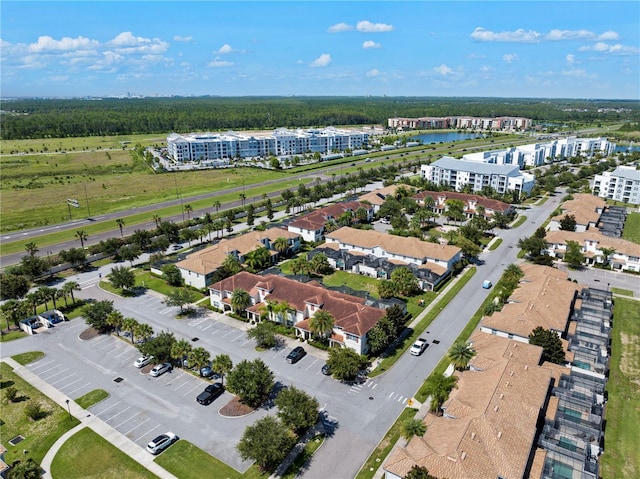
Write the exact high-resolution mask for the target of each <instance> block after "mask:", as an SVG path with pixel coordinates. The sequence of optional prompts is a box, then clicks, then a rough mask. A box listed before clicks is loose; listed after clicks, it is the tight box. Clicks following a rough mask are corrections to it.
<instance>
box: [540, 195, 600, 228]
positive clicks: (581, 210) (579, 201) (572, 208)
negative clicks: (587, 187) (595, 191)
mask: <svg viewBox="0 0 640 479" xmlns="http://www.w3.org/2000/svg"><path fill="white" fill-rule="evenodd" d="M606 205H607V202H606V201H605V200H603V199H602V198H600V197H598V196H594V195H589V194H587V193H576V194H574V195H573V199H572V200H567V201H565V202H564V203H562V205H561V207H560V208H561V209H562V213H561V214H559V215H557V216H554V217H553V218H551V220H552V221H560V220H561V219H562V218H564V217H565V216H566V215H573V216H574V217H575V218H576V223H578V224H579V225H588V224H589V223H593V224H596V223H597V222H598V220H599V219H600V214H601V213H598V212H597V211H596V209H600V210H602V209H604V207H605V206H606Z"/></svg>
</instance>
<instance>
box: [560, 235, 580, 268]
mask: <svg viewBox="0 0 640 479" xmlns="http://www.w3.org/2000/svg"><path fill="white" fill-rule="evenodd" d="M584 259H585V257H584V254H583V253H582V251H581V248H580V245H579V244H578V242H576V241H567V251H566V252H565V254H564V262H565V263H567V264H568V265H569V268H571V269H578V268H580V267H581V266H582V264H583V263H584Z"/></svg>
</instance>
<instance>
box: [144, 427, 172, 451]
mask: <svg viewBox="0 0 640 479" xmlns="http://www.w3.org/2000/svg"><path fill="white" fill-rule="evenodd" d="M177 440H178V436H176V435H175V434H174V433H172V432H165V433H164V434H160V435H159V436H158V437H156V438H155V439H154V440H153V441H151V442H150V443H149V444H147V451H149V452H150V453H151V454H160V453H161V452H162V451H164V450H165V449H166V448H168V447H169V446H170V445H171V444H173V443H174V442H176V441H177Z"/></svg>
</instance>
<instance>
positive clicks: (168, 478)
mask: <svg viewBox="0 0 640 479" xmlns="http://www.w3.org/2000/svg"><path fill="white" fill-rule="evenodd" d="M2 361H4V362H6V363H7V364H8V365H10V366H11V367H12V368H13V370H14V372H15V373H16V374H17V375H18V376H20V377H21V378H22V379H24V380H25V381H27V382H28V383H29V384H31V385H32V386H33V387H35V388H37V389H38V390H40V392H42V393H43V394H44V395H45V396H47V397H49V398H50V399H51V400H52V401H54V402H55V403H56V404H58V405H59V406H60V407H61V408H63V409H67V402H66V401H67V399H68V398H67V397H66V396H65V395H64V394H63V393H62V392H60V391H59V390H57V389H56V388H54V387H53V386H51V385H50V384H48V383H46V382H45V381H43V380H42V379H40V378H39V377H38V376H37V375H35V374H33V373H32V372H31V371H29V370H28V369H27V368H25V367H24V366H22V365H21V364H19V363H18V362H16V361H15V360H13V359H11V358H3V359H2ZM68 407H69V410H70V412H71V415H72V416H74V417H76V418H78V419H79V420H80V424H79V425H78V426H76V427H74V428H73V429H71V430H70V431H67V432H66V433H65V434H64V435H62V436H61V437H60V439H58V440H57V441H56V442H55V444H54V445H53V446H52V447H51V449H49V451H48V452H47V454H46V455H45V457H44V459H43V461H42V464H41V466H42V468H43V469H44V470H45V473H44V475H43V477H44V478H48V479H51V478H52V476H51V462H52V461H53V458H54V457H55V455H56V453H57V452H58V450H59V449H60V447H61V446H62V444H64V442H65V441H66V440H67V439H68V438H69V437H71V436H72V435H73V434H75V433H76V432H78V431H79V430H80V429H82V428H85V427H89V428H91V429H92V430H93V431H94V432H95V433H96V434H98V435H99V436H100V437H102V438H104V439H105V440H106V441H108V442H109V443H111V444H112V445H113V446H115V447H117V448H118V449H120V450H121V451H122V452H124V453H125V454H126V455H127V456H129V457H131V458H132V459H133V460H135V461H136V462H138V463H140V464H141V465H142V466H144V467H145V468H147V469H148V470H149V471H150V472H152V473H153V474H155V475H156V476H158V477H160V478H162V479H178V478H177V477H176V476H174V475H173V474H171V473H169V472H167V471H166V470H165V469H163V468H162V467H160V466H159V465H158V464H156V463H155V462H154V460H153V459H154V456H152V455H151V454H149V453H148V452H147V451H146V450H145V449H144V448H142V447H140V446H138V445H137V444H136V443H135V442H133V441H132V440H131V439H129V438H128V437H126V436H125V435H124V434H121V433H119V432H118V431H116V430H115V429H113V428H112V427H111V426H109V425H108V424H107V423H105V422H104V421H102V420H101V419H99V418H97V417H96V416H94V415H93V414H91V413H90V412H89V411H87V410H86V409H84V408H82V407H80V406H79V405H78V404H77V403H76V402H75V401H69V406H68Z"/></svg>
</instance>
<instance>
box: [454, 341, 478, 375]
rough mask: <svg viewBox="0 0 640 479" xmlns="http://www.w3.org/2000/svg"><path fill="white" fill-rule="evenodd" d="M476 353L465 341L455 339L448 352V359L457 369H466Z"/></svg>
mask: <svg viewBox="0 0 640 479" xmlns="http://www.w3.org/2000/svg"><path fill="white" fill-rule="evenodd" d="M476 354H477V353H476V351H475V349H473V347H472V346H471V345H470V344H469V343H467V342H465V341H456V342H455V343H453V345H452V346H451V348H450V349H449V352H448V356H449V360H450V361H451V362H452V363H453V365H454V366H455V368H456V369H457V370H459V371H462V370H463V369H466V368H467V366H469V362H470V361H471V360H472V359H473V357H474V356H475V355H476Z"/></svg>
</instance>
